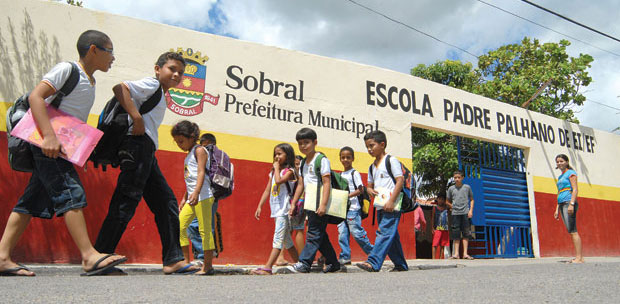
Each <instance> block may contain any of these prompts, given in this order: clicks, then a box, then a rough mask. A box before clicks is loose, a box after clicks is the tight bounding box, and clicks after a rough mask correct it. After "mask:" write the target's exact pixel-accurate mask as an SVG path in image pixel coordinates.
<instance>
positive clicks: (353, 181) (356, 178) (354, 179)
mask: <svg viewBox="0 0 620 304" xmlns="http://www.w3.org/2000/svg"><path fill="white" fill-rule="evenodd" d="M340 176H342V177H343V178H344V179H346V180H347V183H349V193H352V192H354V191H356V190H357V189H356V188H355V186H357V187H358V188H359V187H360V186H362V185H363V184H362V175H361V174H360V173H359V172H357V170H355V169H351V170H349V171H345V172H342V173H341V174H340ZM349 201H350V202H351V207H349V210H351V211H356V210H360V209H361V207H360V203H359V200H358V199H357V196H354V197H350V198H349Z"/></svg>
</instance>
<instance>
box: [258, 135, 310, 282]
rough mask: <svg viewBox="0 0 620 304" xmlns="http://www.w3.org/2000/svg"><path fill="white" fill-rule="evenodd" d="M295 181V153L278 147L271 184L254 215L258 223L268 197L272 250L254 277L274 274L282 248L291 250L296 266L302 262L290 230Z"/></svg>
mask: <svg viewBox="0 0 620 304" xmlns="http://www.w3.org/2000/svg"><path fill="white" fill-rule="evenodd" d="M295 180H296V174H295V151H294V150H293V147H291V145H289V144H286V143H282V144H279V145H277V146H276V147H275V148H274V149H273V168H272V169H271V172H269V181H268V182H267V186H266V187H265V191H264V192H263V195H262V196H261V198H260V201H259V202H258V207H256V212H255V213H254V217H256V219H257V220H259V219H260V213H261V208H262V206H263V204H264V203H265V201H266V200H267V197H269V206H270V207H271V217H272V218H274V219H275V222H276V228H275V231H274V233H273V249H272V250H271V254H269V259H268V260H267V263H266V264H265V266H263V267H259V268H257V269H255V270H252V274H258V275H270V274H272V271H271V267H273V264H274V263H275V262H276V259H277V258H278V255H279V254H280V252H281V251H282V249H283V248H286V250H288V253H289V254H290V255H291V258H292V259H293V261H294V262H297V261H298V259H299V255H298V254H297V249H295V245H294V244H293V239H292V238H291V227H290V223H289V219H288V211H289V208H290V204H291V197H292V193H293V192H292V191H293V185H294V181H295Z"/></svg>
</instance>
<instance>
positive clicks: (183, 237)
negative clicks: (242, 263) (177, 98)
mask: <svg viewBox="0 0 620 304" xmlns="http://www.w3.org/2000/svg"><path fill="white" fill-rule="evenodd" d="M171 133H172V137H173V138H174V141H175V142H176V144H177V146H179V148H181V150H183V151H186V152H188V153H187V156H186V157H185V165H184V167H185V185H186V192H185V195H184V196H183V199H182V200H181V204H180V206H179V209H180V210H181V213H180V214H179V222H180V237H179V241H180V243H181V249H182V251H183V256H184V257H185V262H186V263H189V254H190V253H189V238H188V237H187V227H189V224H190V223H191V222H192V221H193V220H194V218H198V230H199V231H200V237H201V238H202V249H203V250H204V264H203V266H202V270H201V271H200V272H197V273H196V274H199V275H214V274H215V270H214V269H213V262H212V261H213V250H214V249H215V243H214V241H213V234H212V232H211V219H212V216H213V214H212V211H211V207H212V206H213V202H214V201H215V198H214V197H213V193H212V192H211V183H210V181H209V178H208V177H206V176H205V172H206V168H207V164H208V163H209V162H208V160H209V152H207V149H206V148H205V147H203V146H201V145H199V144H198V143H197V141H198V136H199V135H200V128H199V127H198V125H197V124H196V123H193V122H190V121H187V120H183V121H181V122H179V123H177V124H176V125H174V127H172V131H171ZM205 227H206V229H205Z"/></svg>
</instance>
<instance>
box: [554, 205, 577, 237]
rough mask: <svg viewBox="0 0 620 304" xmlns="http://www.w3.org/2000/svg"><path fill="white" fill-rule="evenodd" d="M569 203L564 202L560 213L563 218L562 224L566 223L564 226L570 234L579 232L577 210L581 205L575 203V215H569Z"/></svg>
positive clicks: (560, 206) (560, 207)
mask: <svg viewBox="0 0 620 304" xmlns="http://www.w3.org/2000/svg"><path fill="white" fill-rule="evenodd" d="M568 206H569V204H568V202H563V203H561V204H560V205H559V209H560V210H559V211H560V212H559V213H560V216H561V217H562V222H564V226H566V231H568V233H575V232H577V209H579V204H577V202H575V207H574V211H573V215H568Z"/></svg>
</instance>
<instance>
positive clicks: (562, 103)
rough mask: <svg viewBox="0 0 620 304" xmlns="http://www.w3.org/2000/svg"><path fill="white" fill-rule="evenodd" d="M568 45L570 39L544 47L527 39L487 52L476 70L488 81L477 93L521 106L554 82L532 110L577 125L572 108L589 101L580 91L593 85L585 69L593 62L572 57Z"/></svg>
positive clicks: (535, 102) (481, 57)
mask: <svg viewBox="0 0 620 304" xmlns="http://www.w3.org/2000/svg"><path fill="white" fill-rule="evenodd" d="M569 45H570V42H569V41H568V40H560V42H559V43H554V42H549V43H544V44H541V43H540V42H539V41H538V39H533V40H531V39H529V38H527V37H526V38H524V39H523V40H522V41H521V43H520V44H509V45H505V46H502V47H500V48H499V49H497V50H494V51H490V52H488V53H487V54H485V55H482V56H480V58H479V60H478V69H477V72H478V73H480V74H481V75H482V77H484V79H485V80H486V81H484V82H482V83H481V85H480V87H479V89H478V90H475V92H476V93H478V94H481V95H483V96H486V97H489V98H492V99H495V100H499V101H501V102H505V103H509V104H513V105H516V106H520V105H521V104H522V103H524V102H525V101H527V100H528V99H530V97H532V96H533V95H534V94H535V93H536V91H538V89H539V88H540V87H541V86H542V85H543V83H545V82H547V81H548V80H551V84H550V85H549V86H548V87H547V88H546V89H545V90H544V91H543V92H542V94H540V95H539V96H538V97H536V99H534V100H533V101H532V103H531V104H530V106H529V109H531V110H534V111H536V112H540V113H543V114H547V115H549V116H553V117H557V118H560V119H563V120H568V121H571V122H576V123H578V122H579V121H578V120H577V118H576V117H575V113H574V112H573V109H572V108H573V106H575V105H579V106H580V105H583V102H584V101H585V100H586V98H585V96H583V94H582V93H581V92H580V89H581V88H583V87H585V86H587V85H589V84H590V82H592V78H591V77H590V76H589V75H588V72H587V71H586V70H587V69H588V68H589V67H590V65H591V63H592V61H593V60H594V59H593V58H592V56H590V55H587V54H579V56H578V57H570V56H569V55H568V54H567V53H566V47H567V46H569Z"/></svg>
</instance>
